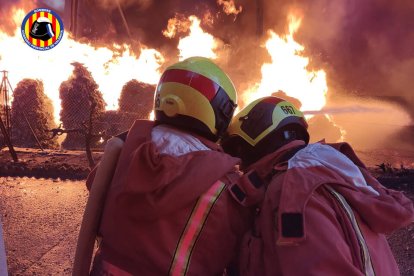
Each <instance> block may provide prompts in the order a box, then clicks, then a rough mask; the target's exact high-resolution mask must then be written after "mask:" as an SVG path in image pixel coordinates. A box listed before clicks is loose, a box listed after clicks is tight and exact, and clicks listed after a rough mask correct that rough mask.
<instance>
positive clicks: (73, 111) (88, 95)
mask: <svg viewBox="0 0 414 276" xmlns="http://www.w3.org/2000/svg"><path fill="white" fill-rule="evenodd" d="M72 65H73V66H74V70H73V74H72V76H71V77H69V79H68V80H67V81H64V82H62V84H61V85H60V88H59V97H60V99H61V100H62V110H61V112H60V119H61V121H62V124H63V127H64V129H66V130H75V129H78V130H79V132H76V131H74V132H69V133H67V136H66V138H65V140H64V141H63V143H62V146H63V147H64V148H67V149H75V148H83V147H84V146H85V135H84V134H82V131H83V132H84V133H85V131H86V132H87V133H92V132H93V129H92V128H93V123H94V122H96V121H98V120H99V119H100V117H101V116H102V114H103V113H104V111H105V102H104V100H103V97H102V93H101V92H100V91H99V90H98V84H96V82H95V80H94V79H93V77H92V75H91V73H90V72H89V71H88V70H87V69H86V68H85V67H84V66H83V65H82V64H81V63H78V62H74V63H72ZM90 116H91V119H92V124H90V125H89V120H90ZM86 128H87V130H86ZM98 140H99V139H95V140H94V141H92V142H91V146H97V142H98Z"/></svg>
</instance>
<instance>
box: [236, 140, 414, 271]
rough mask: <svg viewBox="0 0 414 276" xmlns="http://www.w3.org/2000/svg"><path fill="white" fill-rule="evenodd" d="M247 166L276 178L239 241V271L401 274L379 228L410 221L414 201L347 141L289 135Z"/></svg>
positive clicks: (392, 227)
mask: <svg viewBox="0 0 414 276" xmlns="http://www.w3.org/2000/svg"><path fill="white" fill-rule="evenodd" d="M300 147H304V148H302V149H300ZM335 148H336V149H335ZM298 149H300V150H299V151H297V150H298ZM296 151H297V152H296ZM289 155H290V156H289ZM292 155H294V156H293V157H291V156H292ZM286 156H289V157H291V158H290V159H289V160H288V161H287V159H288V158H289V157H288V158H286ZM251 168H254V169H255V170H256V171H257V172H258V173H259V175H260V176H261V177H262V178H266V177H267V178H268V177H269V176H271V175H273V177H271V178H270V179H271V180H270V181H269V185H268V188H267V191H266V195H265V198H264V201H263V202H262V205H261V206H262V207H261V211H260V214H259V215H258V216H257V218H256V222H255V227H254V229H253V230H252V231H251V233H249V234H247V235H246V237H245V239H244V241H243V247H242V248H243V249H242V258H241V262H240V263H241V271H242V274H243V275H384V276H385V275H399V271H398V267H397V264H396V262H395V260H394V257H393V255H392V252H391V250H390V248H389V246H388V243H387V241H386V238H385V236H384V234H386V233H390V232H392V231H394V230H396V229H398V228H400V227H404V226H406V225H408V224H410V223H411V222H413V221H414V211H413V203H412V201H411V200H409V199H408V198H406V197H405V196H404V195H403V194H402V193H400V192H396V191H393V190H389V189H386V188H384V187H383V186H381V185H380V184H379V183H378V182H377V181H376V179H374V178H373V177H372V176H370V174H369V173H368V172H367V170H366V169H365V167H364V165H363V164H362V162H361V161H360V160H359V159H358V158H357V157H356V155H355V153H354V152H353V150H352V149H351V147H350V146H349V145H348V144H345V143H342V144H336V145H326V144H319V143H318V144H312V145H308V146H306V147H305V146H304V143H303V142H302V141H294V142H291V143H290V144H288V145H286V146H285V147H283V148H281V149H280V150H278V151H277V152H275V153H273V154H270V155H268V156H266V157H264V158H263V159H262V160H259V161H258V162H257V163H256V164H254V165H252V166H251Z"/></svg>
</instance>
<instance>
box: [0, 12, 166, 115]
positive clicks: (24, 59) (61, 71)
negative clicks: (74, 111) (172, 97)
mask: <svg viewBox="0 0 414 276" xmlns="http://www.w3.org/2000/svg"><path fill="white" fill-rule="evenodd" d="M25 14H26V12H24V11H23V10H21V9H17V10H16V11H15V13H14V16H13V20H14V21H15V22H19V24H21V22H22V20H23V17H24V16H25ZM16 25H18V24H16ZM113 47H114V48H115V50H114V51H112V50H110V49H109V48H105V47H102V48H94V47H93V46H91V45H88V44H81V43H79V42H76V41H74V40H72V39H70V38H69V36H68V35H67V33H65V35H64V37H63V39H62V41H61V42H60V44H59V45H58V46H56V47H55V48H53V49H52V50H49V51H45V52H41V51H36V50H34V49H32V48H30V47H29V46H27V45H26V44H25V43H24V41H23V39H22V37H21V34H20V26H19V27H18V28H16V30H15V32H14V35H13V36H9V35H7V34H6V33H4V32H2V31H1V30H0V48H1V56H0V69H1V70H8V71H9V72H10V73H9V78H10V82H11V84H12V86H13V87H15V86H16V84H17V83H18V82H19V81H20V80H22V79H24V78H33V79H40V80H43V84H44V87H45V93H46V94H47V95H48V97H49V98H50V99H51V100H52V102H53V105H54V109H55V112H54V116H55V120H56V121H58V120H59V112H60V99H59V86H60V84H61V83H62V82H63V81H65V80H67V79H68V77H69V76H70V75H71V73H72V70H73V67H72V66H71V65H70V64H71V63H72V62H73V61H77V62H80V63H83V64H84V65H85V66H86V67H87V68H88V70H89V71H90V72H91V73H92V76H93V77H94V79H95V81H96V82H97V83H98V84H99V89H100V91H101V92H102V94H103V97H104V99H105V102H106V103H107V109H116V108H117V107H118V98H119V94H120V92H121V89H122V86H123V85H124V84H125V83H126V82H127V81H129V80H131V79H137V80H139V81H142V82H146V83H151V84H155V83H156V82H157V81H158V79H159V77H160V73H159V72H158V69H159V67H160V65H161V64H162V63H163V62H164V58H163V56H162V55H161V54H160V53H159V52H158V51H156V50H154V49H147V48H142V49H141V54H140V56H139V57H136V56H135V55H134V54H133V53H132V52H131V49H130V48H129V46H127V45H113Z"/></svg>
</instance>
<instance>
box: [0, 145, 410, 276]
mask: <svg viewBox="0 0 414 276" xmlns="http://www.w3.org/2000/svg"><path fill="white" fill-rule="evenodd" d="M17 154H18V157H19V159H20V162H19V163H13V162H10V161H9V160H10V156H9V155H8V152H7V151H6V150H3V151H1V152H0V175H1V176H2V177H0V199H1V200H0V214H1V216H2V217H1V220H2V222H3V228H4V229H3V230H4V238H5V245H6V251H7V258H8V260H7V261H8V269H9V273H10V275H71V269H72V264H73V259H74V253H75V247H76V240H77V235H78V232H79V228H80V222H81V219H82V214H83V210H84V207H85V204H86V200H87V196H88V192H87V190H86V189H85V184H84V180H83V179H84V178H85V176H86V175H87V172H88V170H89V168H88V163H87V159H86V156H85V153H84V152H81V151H46V152H40V151H37V150H28V149H17ZM358 155H359V156H360V158H361V159H362V160H363V161H364V162H365V163H367V165H368V166H369V167H370V168H371V171H372V173H373V174H374V175H375V176H376V177H377V178H378V179H380V181H381V182H383V183H384V184H386V185H387V186H389V187H392V188H394V189H398V190H402V191H404V193H406V195H407V196H408V197H410V198H411V199H412V200H414V171H412V168H413V167H414V166H413V165H414V154H413V155H409V154H407V152H404V153H392V152H391V153H390V152H386V151H382V152H378V151H359V152H358ZM100 156H101V153H99V152H96V153H94V158H95V159H96V160H99V158H100ZM381 163H384V165H385V164H386V163H390V164H389V165H388V164H387V165H386V166H385V167H384V170H385V171H383V170H382V169H380V168H379V167H377V166H376V165H380V164H381ZM401 164H403V166H402V167H401ZM6 175H13V176H6ZM24 175H28V176H29V177H27V176H24ZM42 175H46V176H47V177H48V178H41V176H42ZM58 176H59V178H57V177H58ZM388 240H389V242H390V245H391V248H392V250H393V252H394V255H395V258H396V260H397V263H398V265H399V267H400V270H401V275H403V276H408V275H414V224H411V225H410V226H408V227H406V228H404V229H401V230H399V231H397V232H395V233H393V234H392V235H390V236H389V237H388Z"/></svg>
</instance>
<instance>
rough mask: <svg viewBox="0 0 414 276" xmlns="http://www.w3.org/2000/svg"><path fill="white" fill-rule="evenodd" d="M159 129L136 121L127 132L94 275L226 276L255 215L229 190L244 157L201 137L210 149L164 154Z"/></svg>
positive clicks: (101, 232)
mask: <svg viewBox="0 0 414 276" xmlns="http://www.w3.org/2000/svg"><path fill="white" fill-rule="evenodd" d="M153 126H154V125H153V122H150V121H136V122H135V124H134V125H133V126H132V128H131V129H130V131H129V133H128V136H127V139H126V142H125V144H124V147H123V149H122V152H121V155H120V158H119V161H118V165H117V168H116V171H115V175H114V179H113V181H112V183H111V187H110V190H109V193H108V197H107V200H106V204H105V208H104V212H103V217H102V222H101V227H100V234H101V235H102V242H101V245H100V249H99V252H98V254H97V256H96V257H95V263H94V268H93V271H92V273H91V274H93V275H130V274H133V275H167V274H170V275H221V274H222V273H223V271H224V269H225V268H226V267H228V266H229V264H230V263H232V261H233V260H234V259H237V257H238V256H237V254H238V252H239V250H238V246H239V245H240V241H241V239H242V237H243V235H244V233H245V232H246V231H247V228H248V226H249V218H251V215H250V212H249V211H248V209H247V208H245V207H242V206H241V205H240V204H239V203H237V202H236V201H235V200H234V199H233V198H232V197H231V196H230V195H229V193H228V190H227V189H228V186H229V184H230V183H232V182H234V181H237V180H238V179H239V178H240V175H239V173H238V172H237V171H236V169H235V166H236V165H237V164H238V163H239V159H237V158H232V157H231V156H229V155H227V154H225V153H223V152H222V151H221V149H220V147H219V146H218V145H216V144H214V143H212V142H209V141H207V140H204V139H203V138H201V137H197V138H198V139H199V140H200V141H202V143H203V145H205V146H207V147H208V148H209V149H211V150H201V151H193V152H190V153H187V154H184V155H181V156H178V157H175V156H171V155H168V154H161V153H159V152H158V149H157V147H156V145H155V144H154V143H153V142H152V140H151V131H152V129H153ZM88 182H91V180H89V181H88ZM111 273H112V274H111Z"/></svg>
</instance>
